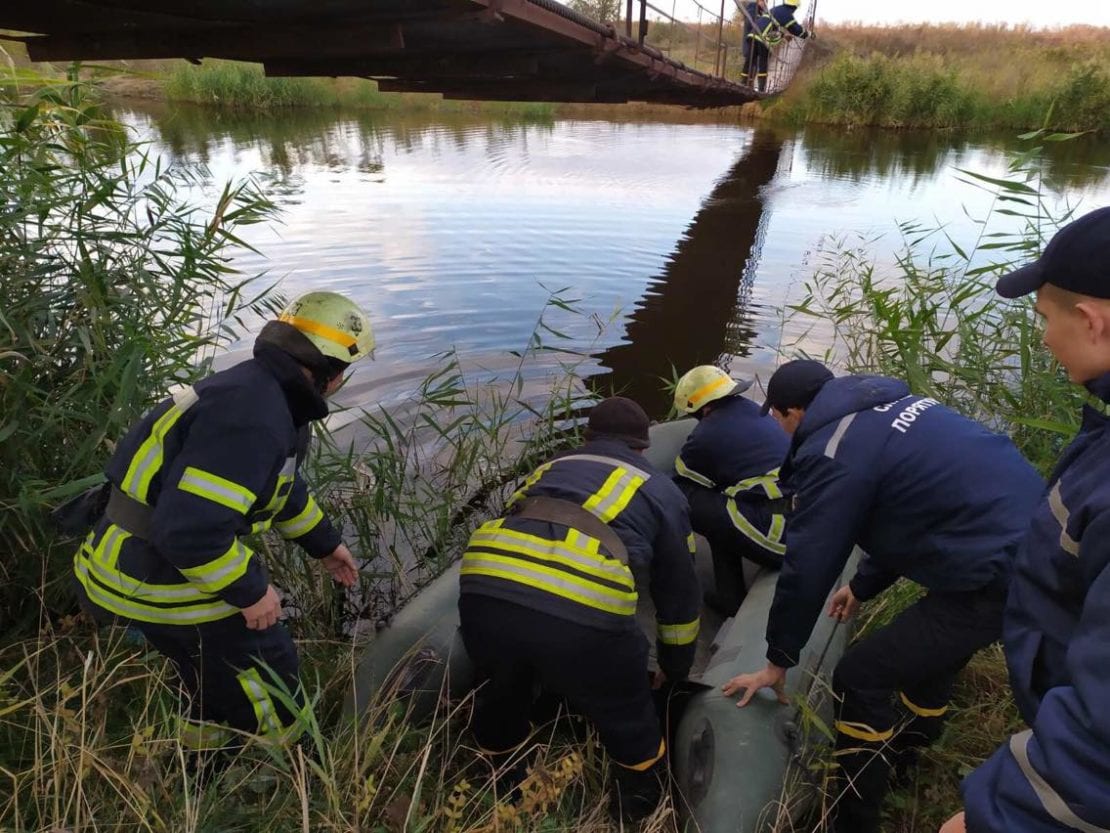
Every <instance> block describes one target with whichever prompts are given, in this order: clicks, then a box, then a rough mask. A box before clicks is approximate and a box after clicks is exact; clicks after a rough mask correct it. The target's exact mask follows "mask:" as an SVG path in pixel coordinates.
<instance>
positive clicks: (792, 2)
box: [782, 0, 801, 8]
mask: <svg viewBox="0 0 1110 833" xmlns="http://www.w3.org/2000/svg"><path fill="white" fill-rule="evenodd" d="M782 2H783V3H785V4H786V5H787V6H794V7H795V8H797V7H798V4H799V3H800V2H801V0H782Z"/></svg>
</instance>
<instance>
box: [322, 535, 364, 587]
mask: <svg viewBox="0 0 1110 833" xmlns="http://www.w3.org/2000/svg"><path fill="white" fill-rule="evenodd" d="M320 563H321V564H323V565H324V569H325V570H327V571H328V573H330V574H331V577H332V578H333V579H335V580H336V581H338V582H339V583H340V584H342V585H343V586H344V587H354V586H355V582H357V581H358V565H357V564H355V557H354V556H353V555H351V551H350V550H349V549H347V545H346V544H340V545H339V546H338V547H336V548H335V549H334V550H333V551H332V552H331V553H330V554H329V555H325V556H324V557H323V558H321V559H320Z"/></svg>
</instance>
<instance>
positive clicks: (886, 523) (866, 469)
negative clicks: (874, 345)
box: [724, 361, 1043, 833]
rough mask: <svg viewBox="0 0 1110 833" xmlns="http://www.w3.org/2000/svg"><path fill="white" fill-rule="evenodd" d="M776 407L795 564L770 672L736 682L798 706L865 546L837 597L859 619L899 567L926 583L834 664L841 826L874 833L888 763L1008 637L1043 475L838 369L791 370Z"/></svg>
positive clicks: (775, 391) (895, 391)
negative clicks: (824, 615)
mask: <svg viewBox="0 0 1110 833" xmlns="http://www.w3.org/2000/svg"><path fill="white" fill-rule="evenodd" d="M763 407H764V410H770V411H771V413H772V414H773V415H774V418H775V419H776V420H777V421H778V423H779V424H780V425H781V426H782V427H783V429H784V430H785V431H786V433H787V434H788V435H790V437H791V443H790V451H789V455H788V457H787V459H786V462H785V463H784V464H783V467H782V474H781V478H782V484H783V488H784V490H786V491H787V493H788V494H789V495H791V501H792V504H793V506H792V510H791V513H790V515H789V522H788V526H787V534H786V558H785V562H784V564H783V568H782V573H781V575H780V577H779V581H778V585H777V588H776V590H775V599H774V602H773V604H772V606H771V611H770V615H769V617H768V623H767V644H768V650H767V660H768V665H767V667H766V669H764V670H763V671H759V672H757V673H752V674H741V675H740V676H738V677H735V678H733V679H732V680H730V681H729V682H728V683H727V684H726V685H725V687H724V690H725V692H726V693H728V694H732V693H734V692H737V691H741V690H746V693H745V694H744V696H743V697H742V699H741V700H740V705H745V704H747V702H748V701H749V700H750V699H751V698H752V696H753V695H754V694H755V692H756V691H758V690H759V689H760V688H763V687H770V688H773V689H774V690H775V692H776V693H777V694H778V695H779V698H780V700H783V701H784V702H785V700H784V696H783V682H784V680H785V677H786V671H787V669H788V668H790V667H792V666H794V665H797V664H798V662H799V660H800V658H801V652H802V648H803V647H804V646H805V644H806V642H807V640H808V639H809V636H810V632H811V631H812V629H813V625H814V622H815V620H816V619H817V617H818V616H819V615H820V613H821V608H822V605H823V604H824V601H825V598H826V596H827V595H828V593H829V591H830V590H831V589H832V588H833V587H834V586H835V585H836V582H837V579H838V577H839V576H840V574H841V572H842V571H843V569H844V566H845V563H846V562H847V560H848V557H849V556H850V555H851V553H852V549H853V547H855V546H856V545H858V546H859V547H860V548H861V549H862V550H863V551H864V553H865V557H864V560H863V561H861V562H860V564H859V567H858V568H857V570H856V574H855V576H854V577H853V578H852V579H851V581H850V582H849V583H848V584H846V585H844V586H843V587H841V588H840V589H839V590H837V591H836V593H835V594H834V595H833V597H832V600H831V602H830V605H829V611H828V613H829V615H830V616H832V617H833V618H836V619H839V620H840V621H846V620H847V619H849V618H850V617H851V616H852V615H853V614H854V613H855V612H856V609H857V608H858V606H859V603H860V602H861V601H866V600H868V599H871V598H874V597H875V596H876V595H878V594H879V593H880V592H882V591H883V590H885V589H886V588H887V587H889V586H890V585H892V584H893V583H894V582H895V581H896V580H897V579H898V578H899V577H900V576H905V577H907V578H909V579H911V580H912V581H915V582H917V583H919V584H921V585H923V586H924V587H925V588H926V589H927V590H928V592H927V593H926V595H925V596H924V597H923V598H921V599H920V600H919V601H917V602H915V603H914V604H912V605H911V606H910V607H909V608H907V609H906V610H905V611H903V612H902V613H901V614H899V615H898V616H897V617H896V618H895V619H894V621H893V622H891V623H890V624H889V625H887V626H886V627H884V628H881V629H880V630H878V631H876V632H875V633H873V634H871V635H869V636H868V637H866V638H865V639H863V640H861V641H859V642H857V643H856V644H855V645H853V646H852V647H851V648H849V649H848V651H847V652H846V653H845V654H844V656H843V658H842V659H841V660H840V662H839V663H838V665H837V667H836V670H835V672H834V674H833V689H834V691H835V692H836V695H837V696H838V698H840V699H841V702H840V704H839V713H838V716H837V721H836V732H837V741H836V760H837V763H838V764H839V766H838V769H837V772H838V773H839V775H840V789H839V790H838V791H837V792H836V793H834V798H835V799H836V800H837V804H836V807H835V812H836V822H835V824H836V828H835V829H836V830H837V831H838V832H839V833H876V831H878V830H879V811H880V807H881V803H882V799H883V796H884V795H885V793H886V790H887V778H888V775H889V772H890V762H891V760H892V759H895V760H896V761H897V763H898V765H899V769H903V768H904V767H905V766H906V765H908V764H909V763H910V762H912V761H913V760H914V758H915V756H916V749H918V748H920V747H921V746H923V745H925V744H926V743H929V742H931V741H932V740H934V739H935V738H936V737H937V736H938V734H939V732H940V729H941V724H942V721H943V719H944V714H945V712H946V710H947V708H948V698H949V694H950V691H951V687H952V683H953V680H954V679H955V676H956V674H957V672H958V671H959V670H960V669H961V668H963V667H964V665H966V664H967V662H968V660H969V659H970V658H971V656H972V655H973V654H974V653H975V652H976V651H978V650H979V649H981V648H984V647H986V646H987V645H989V644H991V643H992V642H994V641H996V640H997V639H998V638H999V636H1000V635H1001V631H1002V608H1003V603H1004V601H1005V599H1006V589H1007V586H1008V584H1009V577H1010V572H1011V566H1012V561H1013V558H1014V553H1015V551H1016V549H1017V546H1018V544H1019V543H1020V541H1021V539H1022V537H1023V536H1024V534H1025V531H1026V528H1027V525H1028V522H1029V514H1030V512H1031V511H1032V510H1033V507H1035V506H1036V504H1037V501H1038V500H1039V498H1040V495H1041V491H1042V489H1043V482H1042V480H1041V478H1040V476H1039V475H1038V474H1037V473H1036V471H1034V470H1033V468H1032V467H1031V466H1030V465H1029V464H1028V463H1027V462H1026V461H1025V460H1024V459H1023V458H1022V456H1021V454H1020V453H1018V451H1017V449H1016V448H1014V446H1013V444H1012V443H1011V442H1010V440H1009V439H1008V438H1006V437H1005V436H1002V435H1000V434H994V433H992V432H990V431H988V430H987V429H985V428H984V427H982V426H981V425H979V424H977V423H975V422H972V421H971V420H969V419H967V418H965V417H963V416H960V415H959V414H957V413H955V412H953V411H951V410H949V409H948V408H946V407H944V406H943V405H941V404H939V403H937V402H936V400H934V399H928V398H923V397H920V396H914V395H912V394H910V391H909V389H908V388H907V387H906V385H905V384H904V383H903V382H900V381H897V380H895V379H887V378H883V377H879V376H845V377H841V378H833V375H832V374H831V373H830V372H829V371H828V369H827V368H826V367H825V366H824V365H822V364H820V363H819V362H815V361H793V362H787V363H786V364H784V365H782V366H781V367H780V368H779V369H778V370H777V371H775V373H774V375H773V376H772V377H771V379H770V382H769V383H768V386H767V400H766V402H765V404H764V406H763Z"/></svg>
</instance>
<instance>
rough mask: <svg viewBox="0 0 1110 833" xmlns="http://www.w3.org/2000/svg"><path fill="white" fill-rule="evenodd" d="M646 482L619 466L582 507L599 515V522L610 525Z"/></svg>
mask: <svg viewBox="0 0 1110 833" xmlns="http://www.w3.org/2000/svg"><path fill="white" fill-rule="evenodd" d="M644 482H645V478H644V477H641V476H640V475H638V474H633V473H632V472H630V471H629V470H628V469H626V468H624V467H622V466H617V467H616V468H614V469H613V471H612V473H611V474H610V475H609V477H608V478H606V480H605V482H604V483H603V484H602V486H601V488H600V489H598V490H597V491H596V492H594V493H593V494H592V495H590V497H589V498H588V499H587V500H586V502H585V503H584V504H582V507H583V508H584V509H586V510H588V511H590V512H592V513H593V514H595V515H597V517H598V519H599V520H601V521H603V522H605V523H609V522H611V521H612V520H613V519H614V518H616V517H617V515H619V514H620V513H621V512H623V511H624V509H625V507H626V506H628V504H629V502H630V501H631V500H632V497H633V496H634V495H635V494H636V491H637V490H638V489H639V488H640V487H641V486H642V485H644Z"/></svg>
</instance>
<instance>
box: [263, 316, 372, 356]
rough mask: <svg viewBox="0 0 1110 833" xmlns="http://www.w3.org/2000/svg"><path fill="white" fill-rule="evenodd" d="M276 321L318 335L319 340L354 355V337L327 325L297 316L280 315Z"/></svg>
mask: <svg viewBox="0 0 1110 833" xmlns="http://www.w3.org/2000/svg"><path fill="white" fill-rule="evenodd" d="M278 321H284V322H285V323H286V324H292V325H293V326H294V327H296V328H297V329H298V330H300V331H301V332H302V333H312V334H313V335H318V336H320V338H326V339H327V340H328V341H331V342H334V343H336V344H338V345H339V346H340V347H346V348H347V349H348V350H349V351H351V355H352V356H353V355H354V348H355V347H356V346H357V345H358V341H357V340H356V339H355V338H354V336H351V335H348V334H347V333H345V332H343V331H341V330H337V329H335V327H329V326H328V325H327V324H321V323H320V322H319V321H313V320H311V319H309V318H301V317H300V316H297V315H288V314H286V313H282V314H281V315H280V316H279V317H278Z"/></svg>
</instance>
